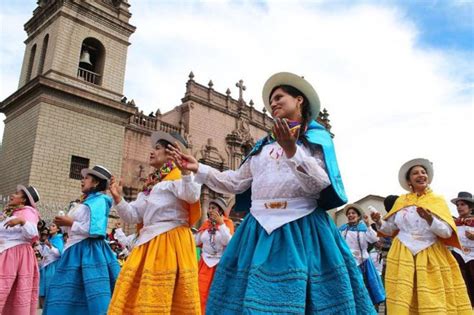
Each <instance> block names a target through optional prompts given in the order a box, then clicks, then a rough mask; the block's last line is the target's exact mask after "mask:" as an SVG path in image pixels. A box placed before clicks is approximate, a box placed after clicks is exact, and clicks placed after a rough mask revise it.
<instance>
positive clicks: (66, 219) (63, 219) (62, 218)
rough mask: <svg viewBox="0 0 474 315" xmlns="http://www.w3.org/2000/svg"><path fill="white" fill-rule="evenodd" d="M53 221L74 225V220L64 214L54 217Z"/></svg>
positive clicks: (59, 223)
mask: <svg viewBox="0 0 474 315" xmlns="http://www.w3.org/2000/svg"><path fill="white" fill-rule="evenodd" d="M53 223H54V224H56V225H58V226H72V224H73V223H74V220H73V219H72V218H71V217H69V216H67V215H62V216H56V217H54V220H53Z"/></svg>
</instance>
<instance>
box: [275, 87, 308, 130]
mask: <svg viewBox="0 0 474 315" xmlns="http://www.w3.org/2000/svg"><path fill="white" fill-rule="evenodd" d="M302 104H303V97H302V96H297V97H293V96H291V95H290V94H288V93H286V92H285V91H283V89H282V88H278V89H276V90H275V91H273V94H272V95H271V96H270V107H271V108H272V116H273V117H275V118H280V119H281V118H286V119H289V120H293V121H300V122H301V105H302Z"/></svg>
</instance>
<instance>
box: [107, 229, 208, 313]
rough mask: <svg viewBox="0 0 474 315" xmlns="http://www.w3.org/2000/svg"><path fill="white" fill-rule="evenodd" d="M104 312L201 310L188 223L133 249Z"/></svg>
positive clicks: (193, 250) (187, 311) (186, 311)
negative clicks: (107, 308)
mask: <svg viewBox="0 0 474 315" xmlns="http://www.w3.org/2000/svg"><path fill="white" fill-rule="evenodd" d="M108 314H201V308H200V303H199V288H198V268H197V261H196V246H195V244H194V238H193V236H192V234H191V231H190V229H189V228H188V227H178V228H175V229H173V230H171V231H168V232H166V233H163V234H161V235H158V236H157V237H155V238H154V239H152V240H151V241H150V242H148V243H146V244H143V245H140V246H138V247H136V248H134V249H133V251H132V253H131V254H130V256H129V257H128V259H127V261H126V262H125V264H124V265H123V267H122V271H121V272H120V275H119V277H118V279H117V283H116V285H115V289H114V294H113V296H112V300H111V302H110V307H109V311H108Z"/></svg>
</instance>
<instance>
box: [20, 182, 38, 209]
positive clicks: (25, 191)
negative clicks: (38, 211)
mask: <svg viewBox="0 0 474 315" xmlns="http://www.w3.org/2000/svg"><path fill="white" fill-rule="evenodd" d="M33 189H34V190H35V191H36V195H37V196H38V199H39V193H38V191H37V190H36V188H34V187H33ZM16 190H17V191H19V190H21V191H23V192H24V193H25V195H26V198H28V201H29V202H30V205H31V206H32V207H33V208H36V202H35V200H34V199H33V196H32V195H31V194H30V192H29V191H28V189H26V187H25V186H23V185H17V186H16Z"/></svg>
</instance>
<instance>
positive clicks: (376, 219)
mask: <svg viewBox="0 0 474 315" xmlns="http://www.w3.org/2000/svg"><path fill="white" fill-rule="evenodd" d="M370 217H371V218H372V221H374V222H375V223H379V222H380V220H381V219H382V215H381V214H380V213H379V212H372V213H371V214H370Z"/></svg>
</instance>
